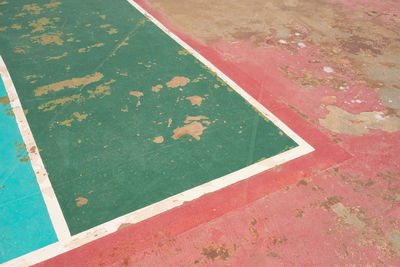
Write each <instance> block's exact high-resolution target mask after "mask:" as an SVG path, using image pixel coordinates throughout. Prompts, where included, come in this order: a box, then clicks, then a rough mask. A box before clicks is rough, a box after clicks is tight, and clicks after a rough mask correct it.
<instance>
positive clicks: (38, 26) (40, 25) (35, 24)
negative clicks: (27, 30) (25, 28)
mask: <svg viewBox="0 0 400 267" xmlns="http://www.w3.org/2000/svg"><path fill="white" fill-rule="evenodd" d="M48 25H53V22H51V21H50V20H49V19H48V18H40V19H38V20H34V21H31V22H30V23H29V26H31V27H32V28H33V29H32V33H35V32H42V31H45V30H46V28H45V26H48Z"/></svg>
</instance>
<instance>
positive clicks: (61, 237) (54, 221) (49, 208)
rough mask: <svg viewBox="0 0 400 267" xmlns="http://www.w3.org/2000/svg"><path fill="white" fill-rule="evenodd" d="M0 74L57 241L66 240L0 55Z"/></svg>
mask: <svg viewBox="0 0 400 267" xmlns="http://www.w3.org/2000/svg"><path fill="white" fill-rule="evenodd" d="M0 75H1V77H2V79H3V82H4V86H5V88H6V92H7V95H8V98H9V99H10V105H11V107H12V109H13V112H14V114H15V120H16V121H17V124H18V128H19V131H20V133H21V135H22V139H23V140H24V143H25V145H26V150H27V152H28V155H29V159H30V161H31V164H32V169H33V171H34V173H35V177H36V180H37V182H38V184H39V188H40V191H41V193H42V196H43V199H44V202H45V203H46V207H47V211H48V213H49V216H50V219H51V222H52V224H53V227H54V231H55V232H56V235H57V238H58V240H59V241H60V240H68V239H69V238H71V234H70V232H69V229H68V226H67V222H66V221H65V218H64V215H63V214H62V211H61V207H60V205H59V203H58V201H57V198H56V195H55V194H54V190H53V187H52V186H51V183H50V180H49V177H48V175H47V171H46V169H45V167H44V164H43V161H42V158H41V157H40V154H39V149H38V147H37V145H36V142H35V139H34V137H33V135H32V132H31V129H30V127H29V124H28V121H27V120H26V117H25V114H24V111H23V109H22V105H21V102H20V100H19V97H18V93H17V91H16V89H15V87H14V83H13V82H12V79H11V76H10V74H9V72H8V70H7V67H6V65H5V63H4V61H3V58H2V57H1V56H0Z"/></svg>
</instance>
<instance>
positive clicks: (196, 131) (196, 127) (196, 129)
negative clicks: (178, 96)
mask: <svg viewBox="0 0 400 267" xmlns="http://www.w3.org/2000/svg"><path fill="white" fill-rule="evenodd" d="M205 129H207V127H205V126H203V124H201V123H200V122H197V121H194V122H192V123H190V124H186V125H185V126H183V127H178V128H176V129H175V130H174V135H173V136H172V138H173V139H175V140H177V139H179V138H180V137H181V136H183V135H191V136H192V137H193V138H194V139H196V140H200V135H202V134H203V131H204V130H205Z"/></svg>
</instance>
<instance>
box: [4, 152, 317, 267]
mask: <svg viewBox="0 0 400 267" xmlns="http://www.w3.org/2000/svg"><path fill="white" fill-rule="evenodd" d="M311 151H312V149H309V150H306V149H304V148H303V147H300V146H298V147H296V148H293V149H291V150H288V151H286V152H283V153H281V154H279V155H276V156H273V157H271V158H268V159H265V160H263V161H260V162H258V163H255V164H253V165H250V166H248V167H246V168H243V169H241V170H238V171H236V172H233V173H230V174H228V175H225V176H222V177H220V178H218V179H215V180H212V181H210V182H208V183H205V184H202V185H199V186H197V187H194V188H192V189H189V190H187V191H184V192H182V193H180V194H177V195H175V196H172V197H169V198H167V199H164V200H161V201H159V202H157V203H154V204H152V205H149V206H147V207H144V208H142V209H139V210H136V211H134V212H131V213H129V214H126V215H123V216H121V217H118V218H116V219H114V220H111V221H109V222H106V223H104V224H101V225H98V226H96V227H94V228H92V229H89V230H87V231H84V232H82V233H79V234H77V235H74V236H73V237H71V239H70V240H68V241H60V242H57V243H55V244H52V245H49V246H47V247H44V248H41V249H39V250H36V251H34V252H31V253H29V254H26V255H24V256H21V257H19V258H16V259H13V260H11V261H9V262H8V263H7V264H10V266H20V265H21V266H28V265H33V264H36V263H39V262H42V261H45V260H48V259H50V258H53V257H55V256H58V255H60V254H62V253H65V252H68V251H70V250H72V249H75V248H78V247H80V246H82V245H85V244H87V243H89V242H92V241H95V240H97V239H99V238H101V237H104V236H106V235H109V234H111V233H114V232H116V231H118V228H119V227H120V226H121V225H122V224H135V223H139V222H141V221H144V220H146V219H148V218H151V217H153V216H155V215H158V214H160V213H163V212H166V211H168V210H171V209H173V208H175V207H178V206H180V205H182V204H184V203H185V202H187V201H192V200H195V199H197V198H199V197H201V196H203V195H205V194H208V193H212V192H215V191H217V190H219V189H222V188H224V187H227V186H229V185H231V184H234V183H237V182H239V181H242V180H245V179H247V178H249V177H251V176H253V175H256V174H258V173H260V172H263V171H265V170H268V169H271V168H273V167H275V166H278V165H280V164H283V163H285V162H287V161H290V160H293V159H296V158H298V157H301V156H303V155H305V154H308V153H310V152H311Z"/></svg>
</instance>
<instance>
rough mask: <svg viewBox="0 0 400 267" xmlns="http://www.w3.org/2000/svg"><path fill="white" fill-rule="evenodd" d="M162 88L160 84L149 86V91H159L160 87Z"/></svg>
mask: <svg viewBox="0 0 400 267" xmlns="http://www.w3.org/2000/svg"><path fill="white" fill-rule="evenodd" d="M161 88H163V86H162V85H161V84H159V85H156V86H153V87H151V91H153V92H160V89H161Z"/></svg>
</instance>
